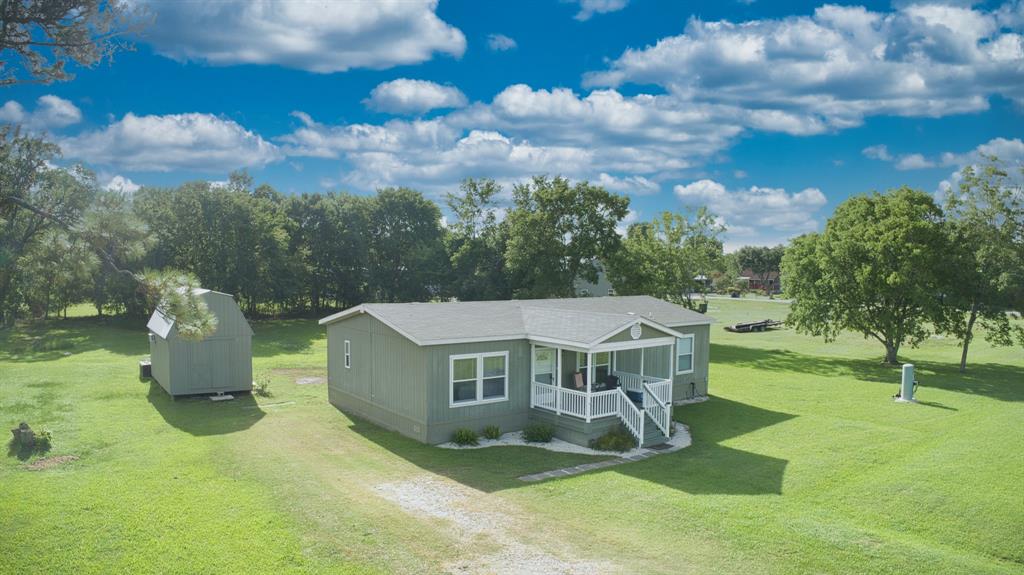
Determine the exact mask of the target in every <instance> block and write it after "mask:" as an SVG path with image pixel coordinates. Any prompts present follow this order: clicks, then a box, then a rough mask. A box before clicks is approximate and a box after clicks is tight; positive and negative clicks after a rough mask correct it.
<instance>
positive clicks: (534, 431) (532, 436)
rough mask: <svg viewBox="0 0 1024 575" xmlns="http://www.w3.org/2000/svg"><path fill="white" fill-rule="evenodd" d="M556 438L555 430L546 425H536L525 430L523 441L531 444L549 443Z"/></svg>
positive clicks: (528, 426)
mask: <svg viewBox="0 0 1024 575" xmlns="http://www.w3.org/2000/svg"><path fill="white" fill-rule="evenodd" d="M554 437H555V428H554V427H552V426H550V425H547V424H546V423H534V424H531V425H527V426H526V427H525V428H523V439H525V440H526V441H529V442H530V443H547V442H549V441H551V439H552V438H554Z"/></svg>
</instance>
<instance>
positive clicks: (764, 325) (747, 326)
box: [725, 319, 783, 333]
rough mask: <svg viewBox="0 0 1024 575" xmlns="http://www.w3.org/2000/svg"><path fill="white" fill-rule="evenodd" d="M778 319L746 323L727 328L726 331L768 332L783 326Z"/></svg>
mask: <svg viewBox="0 0 1024 575" xmlns="http://www.w3.org/2000/svg"><path fill="white" fill-rule="evenodd" d="M782 323H783V322H782V321H779V320H777V319H763V320H761V321H746V322H742V323H734V324H732V325H727V326H725V331H731V332H734V333H750V332H754V331H767V330H769V329H773V328H776V327H779V326H781V325H782Z"/></svg>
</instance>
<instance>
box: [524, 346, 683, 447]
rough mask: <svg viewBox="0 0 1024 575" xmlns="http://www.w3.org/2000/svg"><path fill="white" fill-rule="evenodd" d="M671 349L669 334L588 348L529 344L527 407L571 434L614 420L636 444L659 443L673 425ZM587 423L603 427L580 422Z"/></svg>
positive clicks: (673, 348)
mask: <svg viewBox="0 0 1024 575" xmlns="http://www.w3.org/2000/svg"><path fill="white" fill-rule="evenodd" d="M674 350H675V339H674V338H655V339H645V340H637V341H628V342H609V343H603V344H599V345H595V346H592V347H589V348H580V347H574V346H565V345H544V344H541V343H536V342H534V343H532V345H531V357H532V361H531V378H530V381H531V388H530V407H531V408H533V409H536V410H539V411H540V412H543V413H546V414H549V416H548V417H544V418H543V419H545V420H549V421H550V420H551V417H550V415H554V416H556V418H555V419H554V421H555V422H556V425H557V424H559V423H561V424H562V425H566V426H568V428H569V429H571V430H573V432H578V430H579V429H595V430H598V431H600V430H606V429H608V428H610V427H611V425H613V422H612V421H610V420H609V419H610V418H616V419H617V420H618V421H620V422H621V423H622V424H623V425H625V427H626V428H627V429H629V431H630V432H631V433H632V434H633V436H634V437H635V438H636V439H637V442H638V445H641V446H642V445H647V444H655V443H661V442H663V441H664V440H667V439H668V437H669V434H670V429H671V425H672V387H673V385H672V384H673V381H672V372H673V360H674ZM559 418H568V419H559ZM574 421H575V422H578V423H574ZM592 422H593V423H595V424H602V425H580V424H591V423H592ZM595 433H596V432H595Z"/></svg>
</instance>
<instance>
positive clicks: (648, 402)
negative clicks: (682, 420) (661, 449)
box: [642, 381, 672, 437]
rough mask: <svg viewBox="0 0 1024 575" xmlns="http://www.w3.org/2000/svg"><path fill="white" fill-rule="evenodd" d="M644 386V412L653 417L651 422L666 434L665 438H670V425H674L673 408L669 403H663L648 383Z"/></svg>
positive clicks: (644, 383)
mask: <svg viewBox="0 0 1024 575" xmlns="http://www.w3.org/2000/svg"><path fill="white" fill-rule="evenodd" d="M642 385H643V390H644V400H643V406H644V412H646V413H647V415H650V416H651V421H653V422H654V424H655V425H657V426H658V429H660V430H661V431H662V433H664V434H665V437H668V436H669V433H668V431H669V425H671V423H672V407H671V405H670V404H669V403H668V402H663V401H661V399H659V398H658V396H657V395H655V394H654V390H653V389H651V386H650V384H648V383H647V382H646V381H644V382H643V384H642Z"/></svg>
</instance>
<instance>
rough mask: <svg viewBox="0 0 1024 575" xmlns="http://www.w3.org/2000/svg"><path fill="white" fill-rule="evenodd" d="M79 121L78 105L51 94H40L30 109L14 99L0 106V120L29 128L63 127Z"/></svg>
mask: <svg viewBox="0 0 1024 575" xmlns="http://www.w3.org/2000/svg"><path fill="white" fill-rule="evenodd" d="M81 121H82V111H81V110H79V109H78V106H75V105H74V104H73V103H71V101H70V100H65V99H64V98H60V97H58V96H54V95H53V94H47V95H45V96H40V97H39V99H37V100H36V107H35V109H33V110H32V111H28V110H26V109H25V107H24V106H22V105H21V104H19V103H18V102H16V101H14V100H8V101H7V102H5V103H4V105H3V106H0V122H8V123H12V124H21V125H23V126H25V127H27V128H29V129H31V130H46V129H55V128H65V127H67V126H70V125H72V124H77V123H79V122H81Z"/></svg>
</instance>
